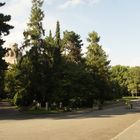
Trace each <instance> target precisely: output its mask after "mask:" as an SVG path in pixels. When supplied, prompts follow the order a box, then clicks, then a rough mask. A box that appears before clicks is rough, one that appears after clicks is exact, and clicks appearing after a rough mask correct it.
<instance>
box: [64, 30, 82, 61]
mask: <svg viewBox="0 0 140 140" xmlns="http://www.w3.org/2000/svg"><path fill="white" fill-rule="evenodd" d="M63 45H64V46H63V49H64V54H65V56H66V59H67V60H68V61H71V62H74V63H79V62H81V57H82V54H81V47H82V45H83V44H82V40H81V39H80V35H78V34H76V33H75V32H73V31H71V32H69V31H65V32H64V38H63Z"/></svg>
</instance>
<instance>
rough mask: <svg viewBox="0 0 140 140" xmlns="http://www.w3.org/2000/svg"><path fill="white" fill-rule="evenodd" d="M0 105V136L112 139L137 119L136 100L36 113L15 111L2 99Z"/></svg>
mask: <svg viewBox="0 0 140 140" xmlns="http://www.w3.org/2000/svg"><path fill="white" fill-rule="evenodd" d="M0 106H1V107H0V140H111V139H112V140H113V139H114V140H115V138H119V137H116V136H121V135H119V134H120V133H121V132H123V131H124V130H125V129H127V128H128V127H130V126H131V125H132V124H134V123H135V122H137V121H138V120H139V119H140V105H139V103H137V104H136V105H135V108H134V109H132V110H129V109H126V108H125V107H124V106H122V107H121V106H120V107H114V108H108V109H104V110H102V111H94V112H85V113H84V112H82V113H75V114H73V113H67V114H60V115H39V116H38V115H26V114H23V113H20V112H17V111H16V110H15V109H14V108H10V106H9V105H8V104H7V105H6V104H5V103H0ZM139 125H140V124H137V125H136V126H135V127H136V128H137V127H139ZM130 131H131V130H130ZM125 132H126V131H125ZM134 133H135V132H134ZM131 134H132V133H131ZM126 135H127V134H126ZM125 138H126V137H125ZM117 140H121V139H117ZM123 140H125V139H123ZM126 140H127V139H126ZM131 140H133V139H131ZM134 140H135V139H134Z"/></svg>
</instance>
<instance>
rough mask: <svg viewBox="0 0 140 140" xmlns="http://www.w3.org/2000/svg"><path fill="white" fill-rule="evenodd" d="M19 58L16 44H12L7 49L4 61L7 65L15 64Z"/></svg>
mask: <svg viewBox="0 0 140 140" xmlns="http://www.w3.org/2000/svg"><path fill="white" fill-rule="evenodd" d="M20 56H21V55H20V53H19V49H18V44H16V43H14V44H11V45H9V47H7V53H6V54H5V57H4V59H5V61H6V62H7V63H8V64H16V63H17V61H18V59H19V57H20Z"/></svg>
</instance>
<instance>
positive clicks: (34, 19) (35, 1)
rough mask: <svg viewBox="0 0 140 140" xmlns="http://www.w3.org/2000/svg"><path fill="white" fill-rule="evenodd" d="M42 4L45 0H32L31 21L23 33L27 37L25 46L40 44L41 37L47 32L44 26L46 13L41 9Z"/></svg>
mask: <svg viewBox="0 0 140 140" xmlns="http://www.w3.org/2000/svg"><path fill="white" fill-rule="evenodd" d="M42 5H43V0H32V8H31V15H30V21H29V23H28V24H27V26H28V29H27V30H26V31H24V33H23V35H24V37H25V41H24V47H29V46H31V47H32V46H39V45H40V44H41V38H42V36H43V35H44V33H45V31H44V29H43V27H42V20H43V18H44V13H43V11H42V10H41V7H42Z"/></svg>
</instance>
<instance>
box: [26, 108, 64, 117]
mask: <svg viewBox="0 0 140 140" xmlns="http://www.w3.org/2000/svg"><path fill="white" fill-rule="evenodd" d="M62 112H63V110H48V111H47V110H45V109H44V108H42V109H37V110H33V109H29V110H26V113H28V114H32V115H41V114H60V113H62Z"/></svg>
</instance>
